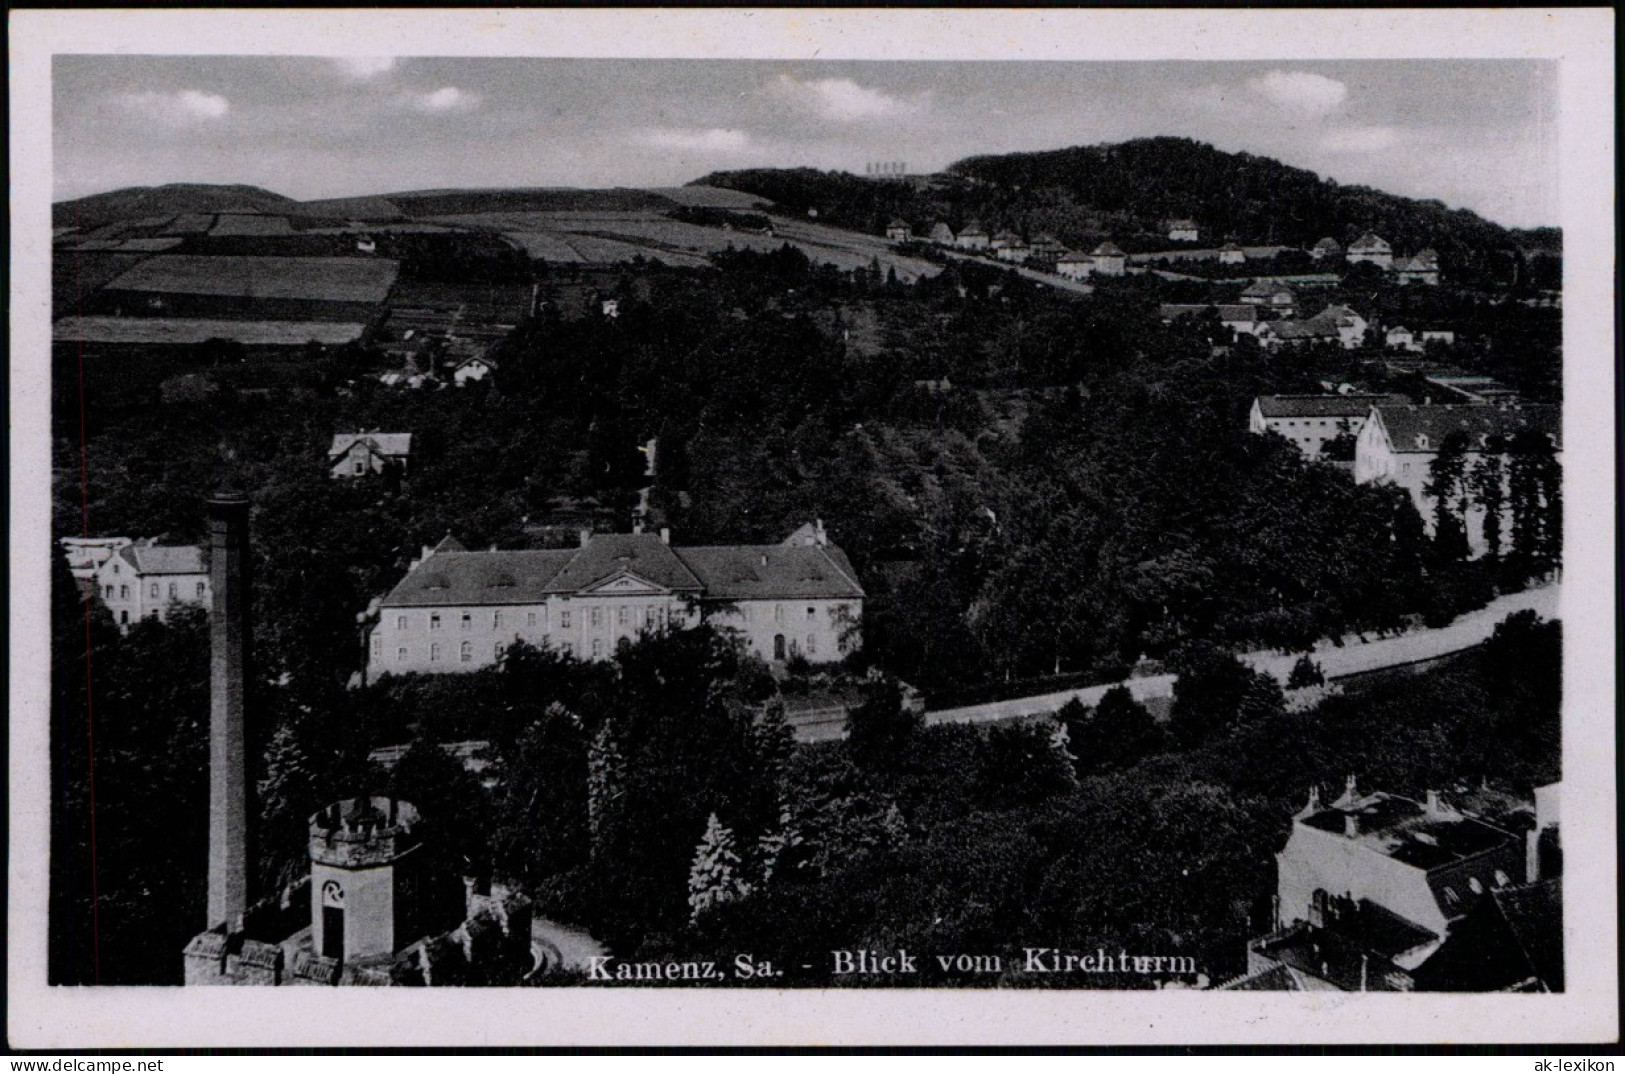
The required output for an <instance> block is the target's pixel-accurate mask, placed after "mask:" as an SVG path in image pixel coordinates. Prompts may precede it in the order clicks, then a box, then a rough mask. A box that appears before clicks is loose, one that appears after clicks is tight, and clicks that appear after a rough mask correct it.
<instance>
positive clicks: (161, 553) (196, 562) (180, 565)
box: [118, 543, 209, 575]
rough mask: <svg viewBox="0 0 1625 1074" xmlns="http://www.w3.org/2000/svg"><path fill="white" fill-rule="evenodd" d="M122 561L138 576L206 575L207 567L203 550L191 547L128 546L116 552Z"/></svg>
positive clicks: (138, 544) (139, 544)
mask: <svg viewBox="0 0 1625 1074" xmlns="http://www.w3.org/2000/svg"><path fill="white" fill-rule="evenodd" d="M118 554H119V558H121V559H123V560H124V561H125V562H126V563H128V564H129V565H130V566H132V567H134V568H135V572H136V573H137V574H140V575H148V574H208V573H209V565H208V562H207V561H206V560H205V559H204V558H203V549H201V548H197V547H195V546H193V545H154V544H141V543H137V544H129V545H125V546H124V547H123V548H121V549H119V551H118Z"/></svg>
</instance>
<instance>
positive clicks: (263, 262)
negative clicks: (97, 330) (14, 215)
mask: <svg viewBox="0 0 1625 1074" xmlns="http://www.w3.org/2000/svg"><path fill="white" fill-rule="evenodd" d="M399 271H400V263H399V262H397V261H388V260H382V259H375V258H370V257H367V258H362V257H208V256H200V255H192V254H162V255H159V256H158V257H149V258H148V259H147V260H145V261H142V262H141V263H140V264H138V265H136V266H134V267H133V268H131V269H130V270H129V271H128V272H126V273H124V275H122V276H120V277H119V278H118V279H116V280H114V281H113V282H112V283H110V284H108V285H107V289H108V290H110V291H143V292H155V293H163V294H188V295H221V296H227V297H232V298H260V299H305V300H311V301H320V302H368V303H378V302H382V301H383V300H384V299H385V297H387V296H388V294H389V289H390V288H391V287H392V286H394V284H395V277H396V275H397V274H398V273H399Z"/></svg>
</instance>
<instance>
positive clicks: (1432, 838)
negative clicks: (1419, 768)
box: [1298, 791, 1517, 872]
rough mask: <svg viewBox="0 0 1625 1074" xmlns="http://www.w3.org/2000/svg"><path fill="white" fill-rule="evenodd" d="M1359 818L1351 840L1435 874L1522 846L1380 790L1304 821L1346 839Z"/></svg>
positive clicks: (1460, 816) (1445, 811)
mask: <svg viewBox="0 0 1625 1074" xmlns="http://www.w3.org/2000/svg"><path fill="white" fill-rule="evenodd" d="M1349 817H1353V818H1355V823H1356V830H1355V835H1354V836H1353V837H1352V839H1351V841H1352V842H1354V843H1356V844H1357V845H1359V846H1362V847H1364V848H1365V849H1367V850H1370V851H1373V852H1375V853H1378V854H1382V855H1383V856H1385V857H1388V858H1392V859H1394V860H1395V861H1398V862H1402V863H1404V864H1406V865H1410V866H1412V867H1414V868H1417V869H1421V870H1423V871H1424V872H1434V871H1437V870H1440V869H1443V868H1445V867H1446V866H1451V865H1455V864H1457V863H1459V862H1462V861H1465V860H1466V859H1468V858H1472V857H1475V856H1477V855H1479V854H1482V853H1483V852H1484V851H1486V850H1492V849H1495V848H1496V847H1500V846H1504V845H1506V844H1507V843H1509V842H1516V841H1517V840H1516V837H1514V836H1513V835H1511V834H1509V833H1507V832H1504V831H1502V830H1501V829H1499V828H1493V827H1491V826H1490V825H1488V824H1485V823H1484V822H1483V821H1481V820H1478V819H1476V818H1474V817H1469V816H1467V815H1466V814H1464V813H1459V812H1456V811H1455V810H1453V809H1450V808H1448V807H1441V808H1439V809H1437V810H1430V809H1429V808H1428V807H1427V806H1425V805H1423V804H1422V803H1420V802H1417V801H1413V800H1412V799H1410V798H1402V797H1400V796H1399V795H1395V794H1388V793H1385V792H1383V791H1377V792H1374V793H1372V794H1364V795H1361V794H1355V795H1353V796H1352V797H1350V796H1349V795H1345V796H1344V797H1343V798H1340V799H1338V801H1337V802H1335V803H1333V804H1332V805H1330V806H1327V807H1324V808H1318V809H1316V810H1315V811H1314V812H1312V813H1309V814H1308V815H1307V816H1301V817H1299V818H1298V823H1300V824H1303V825H1305V826H1307V827H1310V828H1315V829H1317V830H1319V831H1323V832H1332V833H1334V834H1337V835H1344V834H1345V833H1346V832H1347V827H1346V824H1347V818H1349Z"/></svg>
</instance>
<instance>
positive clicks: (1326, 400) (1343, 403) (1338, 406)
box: [1256, 395, 1404, 418]
mask: <svg viewBox="0 0 1625 1074" xmlns="http://www.w3.org/2000/svg"><path fill="white" fill-rule="evenodd" d="M1403 398H1404V396H1401V395H1260V396H1259V397H1258V399H1257V400H1256V402H1257V403H1258V409H1259V412H1260V413H1261V414H1263V415H1264V417H1266V418H1364V417H1365V416H1366V415H1367V414H1369V413H1371V408H1372V407H1373V406H1378V405H1381V404H1384V403H1390V402H1394V401H1397V400H1402V399H1403Z"/></svg>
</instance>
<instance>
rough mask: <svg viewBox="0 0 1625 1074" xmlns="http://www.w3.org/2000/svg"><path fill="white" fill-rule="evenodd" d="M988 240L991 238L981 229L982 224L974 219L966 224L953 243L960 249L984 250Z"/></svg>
mask: <svg viewBox="0 0 1625 1074" xmlns="http://www.w3.org/2000/svg"><path fill="white" fill-rule="evenodd" d="M990 242H992V240H991V239H989V238H988V234H987V232H986V231H983V230H982V225H981V224H978V223H977V222H976V221H974V220H972V221H971V222H970V223H968V224H966V225H965V228H964V230H963V231H961V232H960V233H959V237H958V238H956V239H954V245H955V246H957V247H959V248H960V249H961V250H986V249H987V248H988V244H989V243H990Z"/></svg>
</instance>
